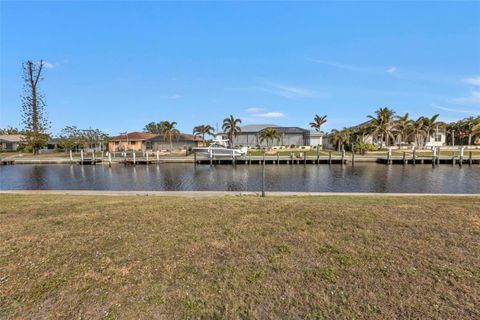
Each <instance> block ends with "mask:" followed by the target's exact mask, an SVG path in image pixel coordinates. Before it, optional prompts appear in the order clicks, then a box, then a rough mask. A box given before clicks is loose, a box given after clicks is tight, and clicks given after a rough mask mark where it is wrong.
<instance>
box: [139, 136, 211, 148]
mask: <svg viewBox="0 0 480 320" xmlns="http://www.w3.org/2000/svg"><path fill="white" fill-rule="evenodd" d="M203 143H204V141H203V139H202V137H199V136H195V135H193V134H184V133H181V134H180V135H179V136H178V137H175V138H172V147H173V149H174V150H175V149H188V148H193V147H198V146H202V145H203ZM145 148H146V150H152V151H157V150H158V151H162V150H170V140H168V139H165V136H164V135H161V134H160V135H157V136H155V137H152V138H150V139H147V140H145Z"/></svg>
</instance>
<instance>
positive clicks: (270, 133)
mask: <svg viewBox="0 0 480 320" xmlns="http://www.w3.org/2000/svg"><path fill="white" fill-rule="evenodd" d="M259 137H260V142H263V141H267V147H268V141H272V144H273V141H274V140H279V139H280V132H278V131H277V130H275V129H274V128H266V129H265V130H262V131H261V132H260V136H259Z"/></svg>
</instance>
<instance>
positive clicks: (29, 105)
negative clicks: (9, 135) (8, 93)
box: [22, 60, 49, 154]
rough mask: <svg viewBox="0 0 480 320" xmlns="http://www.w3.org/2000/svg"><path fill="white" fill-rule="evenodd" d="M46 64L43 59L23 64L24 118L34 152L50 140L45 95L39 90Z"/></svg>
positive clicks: (26, 141)
mask: <svg viewBox="0 0 480 320" xmlns="http://www.w3.org/2000/svg"><path fill="white" fill-rule="evenodd" d="M44 66H45V62H44V61H43V60H40V61H39V62H38V63H35V62H33V61H31V60H28V61H25V62H23V64H22V69H23V81H24V84H23V96H22V112H23V115H22V120H23V124H24V126H25V143H26V144H27V146H30V147H31V148H32V150H33V153H34V154H36V153H37V152H38V150H39V149H40V148H41V147H43V146H44V145H45V144H46V143H47V140H48V134H47V129H48V127H49V122H48V120H47V118H46V115H45V105H46V104H45V97H44V96H43V94H42V93H41V92H40V91H39V90H38V84H39V82H40V81H42V80H43V78H42V71H43V67H44Z"/></svg>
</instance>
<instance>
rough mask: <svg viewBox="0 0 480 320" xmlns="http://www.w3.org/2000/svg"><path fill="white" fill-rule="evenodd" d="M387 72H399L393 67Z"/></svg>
mask: <svg viewBox="0 0 480 320" xmlns="http://www.w3.org/2000/svg"><path fill="white" fill-rule="evenodd" d="M385 71H386V72H388V73H394V72H395V71H397V68H396V67H391V68H389V69H387V70H385Z"/></svg>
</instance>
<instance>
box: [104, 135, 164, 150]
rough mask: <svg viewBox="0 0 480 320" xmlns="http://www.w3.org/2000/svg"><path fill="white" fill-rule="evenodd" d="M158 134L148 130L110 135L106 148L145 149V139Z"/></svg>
mask: <svg viewBox="0 0 480 320" xmlns="http://www.w3.org/2000/svg"><path fill="white" fill-rule="evenodd" d="M156 136H158V135H157V134H154V133H148V132H127V133H125V134H121V135H119V136H116V137H112V138H111V139H110V141H109V142H108V150H109V151H111V152H116V151H145V150H146V148H145V141H146V140H148V139H151V138H154V137H156Z"/></svg>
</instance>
